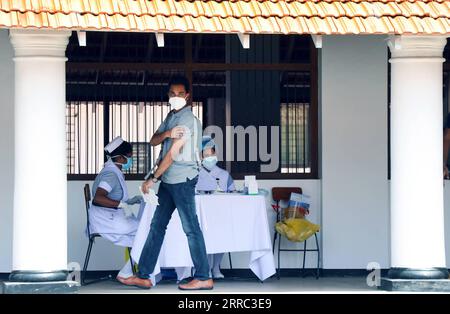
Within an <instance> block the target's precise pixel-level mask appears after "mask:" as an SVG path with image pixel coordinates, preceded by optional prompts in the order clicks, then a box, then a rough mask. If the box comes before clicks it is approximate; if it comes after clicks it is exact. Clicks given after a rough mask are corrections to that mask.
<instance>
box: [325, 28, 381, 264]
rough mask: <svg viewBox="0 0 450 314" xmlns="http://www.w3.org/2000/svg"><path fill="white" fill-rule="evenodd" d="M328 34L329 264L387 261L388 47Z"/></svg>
mask: <svg viewBox="0 0 450 314" xmlns="http://www.w3.org/2000/svg"><path fill="white" fill-rule="evenodd" d="M384 38H385V37H383V36H325V37H324V39H323V48H322V56H321V62H322V64H321V79H322V82H321V88H322V90H321V98H322V104H321V105H322V107H321V110H322V117H321V119H322V121H321V123H322V152H321V153H322V155H321V156H322V206H323V207H322V215H323V254H324V264H323V266H324V268H328V269H339V268H366V266H367V264H368V263H369V262H378V263H380V265H381V266H382V267H388V266H389V255H388V252H389V250H388V248H389V246H388V245H389V241H388V239H389V238H388V231H389V219H388V218H389V210H388V205H389V199H388V193H389V191H388V179H387V165H388V161H387V156H388V155H387V69H388V68H387V46H386V42H385V40H384Z"/></svg>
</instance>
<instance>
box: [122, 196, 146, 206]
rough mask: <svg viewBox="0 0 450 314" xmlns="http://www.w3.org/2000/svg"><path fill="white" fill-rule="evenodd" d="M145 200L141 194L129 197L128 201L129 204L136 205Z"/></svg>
mask: <svg viewBox="0 0 450 314" xmlns="http://www.w3.org/2000/svg"><path fill="white" fill-rule="evenodd" d="M143 201H144V198H143V197H142V196H141V195H136V196H133V197H132V198H129V199H128V200H127V201H126V203H127V204H128V205H134V204H140V203H142V202H143Z"/></svg>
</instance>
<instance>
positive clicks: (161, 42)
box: [155, 33, 164, 48]
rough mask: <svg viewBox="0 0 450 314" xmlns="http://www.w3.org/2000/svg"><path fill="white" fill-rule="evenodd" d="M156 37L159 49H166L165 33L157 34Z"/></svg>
mask: <svg viewBox="0 0 450 314" xmlns="http://www.w3.org/2000/svg"><path fill="white" fill-rule="evenodd" d="M155 37H156V44H157V45H158V47H160V48H162V47H164V33H155Z"/></svg>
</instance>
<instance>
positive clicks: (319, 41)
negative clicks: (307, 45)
mask: <svg viewBox="0 0 450 314" xmlns="http://www.w3.org/2000/svg"><path fill="white" fill-rule="evenodd" d="M311 38H312V40H313V42H314V46H316V48H317V49H320V48H322V35H311Z"/></svg>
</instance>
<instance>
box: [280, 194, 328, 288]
mask: <svg viewBox="0 0 450 314" xmlns="http://www.w3.org/2000/svg"><path fill="white" fill-rule="evenodd" d="M291 193H298V194H302V189H301V188H295V187H274V188H272V199H273V200H274V201H275V203H276V205H273V209H274V210H275V212H276V213H277V217H276V223H278V222H279V221H281V219H282V210H281V207H280V202H282V201H285V202H289V199H290V197H291ZM277 238H278V251H277V253H278V267H277V279H280V260H281V252H303V267H302V269H303V274H304V271H305V262H306V252H317V270H316V279H319V276H320V268H319V266H320V248H319V241H318V239H317V232H316V233H314V238H315V242H316V249H307V240H305V241H304V246H303V249H283V248H281V238H282V236H281V235H279V234H278V232H277V231H276V230H275V233H274V236H273V246H272V252H273V253H274V254H275V243H276V240H277Z"/></svg>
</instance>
